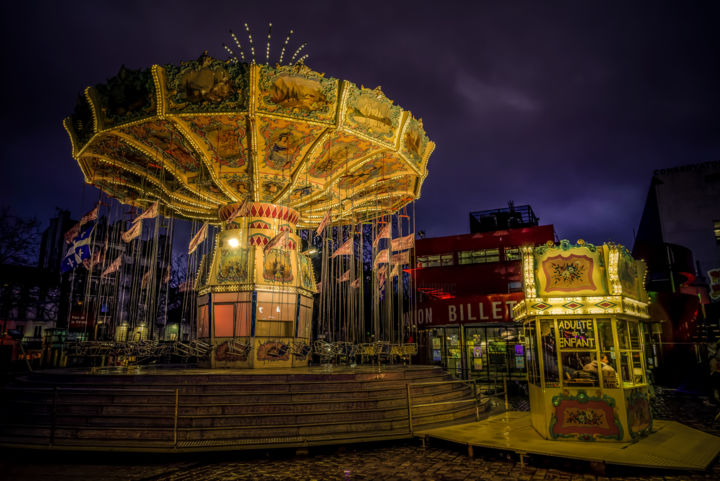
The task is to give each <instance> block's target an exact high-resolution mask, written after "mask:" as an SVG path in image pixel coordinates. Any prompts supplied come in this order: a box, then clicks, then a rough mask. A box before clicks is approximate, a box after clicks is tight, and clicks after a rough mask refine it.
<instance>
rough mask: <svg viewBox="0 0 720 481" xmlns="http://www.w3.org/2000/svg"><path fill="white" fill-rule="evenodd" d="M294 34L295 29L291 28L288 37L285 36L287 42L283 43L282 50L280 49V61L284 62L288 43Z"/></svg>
mask: <svg viewBox="0 0 720 481" xmlns="http://www.w3.org/2000/svg"><path fill="white" fill-rule="evenodd" d="M292 34H293V31H292V29H291V30H290V32H289V33H288V34H287V37H285V43H284V44H283V47H282V50H281V51H280V61H279V62H278V63H282V61H283V57H284V56H285V49H286V48H287V44H288V42H289V41H290V36H292Z"/></svg>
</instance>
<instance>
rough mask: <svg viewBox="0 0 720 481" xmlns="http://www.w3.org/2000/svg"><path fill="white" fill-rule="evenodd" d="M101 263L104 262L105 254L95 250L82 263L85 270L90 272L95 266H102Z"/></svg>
mask: <svg viewBox="0 0 720 481" xmlns="http://www.w3.org/2000/svg"><path fill="white" fill-rule="evenodd" d="M103 261H105V253H104V252H103V251H101V250H95V251H93V253H92V256H91V257H89V258H88V259H85V260H84V261H83V266H85V269H87V270H90V269H92V268H93V267H95V266H96V265H98V264H102V263H103Z"/></svg>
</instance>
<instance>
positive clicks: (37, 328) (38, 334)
mask: <svg viewBox="0 0 720 481" xmlns="http://www.w3.org/2000/svg"><path fill="white" fill-rule="evenodd" d="M33 337H36V338H41V337H42V326H35V334H34V335H33Z"/></svg>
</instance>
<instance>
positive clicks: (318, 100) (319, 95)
mask: <svg viewBox="0 0 720 481" xmlns="http://www.w3.org/2000/svg"><path fill="white" fill-rule="evenodd" d="M259 70H260V75H259V80H258V92H259V93H258V105H257V109H258V110H260V111H265V112H270V113H274V114H281V115H286V116H290V117H295V118H300V119H309V120H315V121H320V122H332V120H333V118H334V117H335V110H336V105H337V98H338V82H337V80H336V79H333V78H325V77H323V76H322V75H320V74H319V73H317V72H313V71H312V70H310V69H309V68H308V67H306V66H304V65H301V64H300V65H293V66H279V67H278V68H272V67H266V66H259Z"/></svg>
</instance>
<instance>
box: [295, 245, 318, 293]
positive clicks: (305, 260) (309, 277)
mask: <svg viewBox="0 0 720 481" xmlns="http://www.w3.org/2000/svg"><path fill="white" fill-rule="evenodd" d="M297 263H298V271H299V277H300V286H301V287H304V288H305V289H307V290H309V291H312V292H315V290H316V289H317V287H316V283H315V271H314V270H313V267H312V262H311V261H310V258H309V257H307V256H304V255H302V254H299V253H298V254H297Z"/></svg>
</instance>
